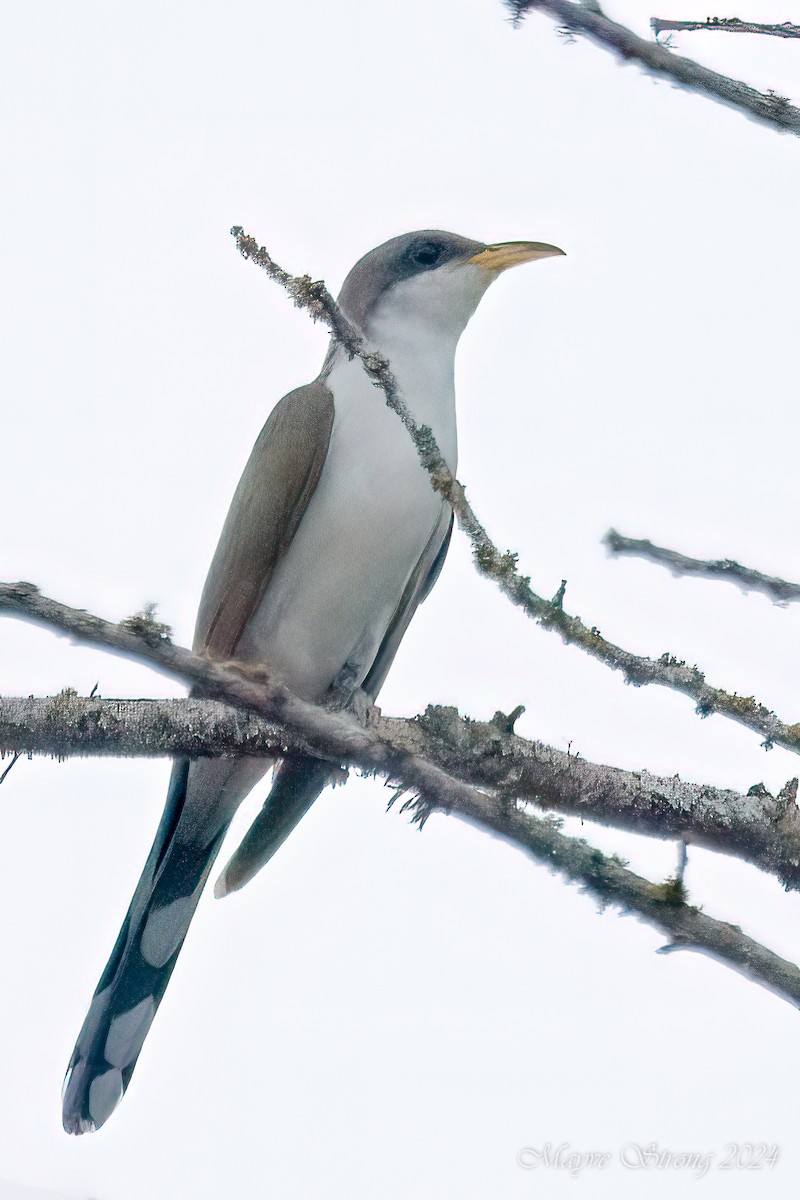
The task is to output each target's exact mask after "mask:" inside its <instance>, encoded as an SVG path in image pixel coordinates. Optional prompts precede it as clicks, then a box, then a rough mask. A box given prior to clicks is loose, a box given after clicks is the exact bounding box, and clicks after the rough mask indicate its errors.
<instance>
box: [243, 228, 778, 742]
mask: <svg viewBox="0 0 800 1200" xmlns="http://www.w3.org/2000/svg"><path fill="white" fill-rule="evenodd" d="M231 233H232V234H233V236H234V237H235V238H236V244H237V246H238V248H239V250H240V252H241V253H242V254H243V255H244V257H245V258H250V259H252V260H253V261H254V262H255V263H257V264H258V265H259V266H261V267H262V268H263V269H264V270H265V271H266V272H267V274H268V275H269V276H270V277H271V278H272V279H276V280H277V281H278V282H279V283H281V284H282V285H283V286H284V287H285V288H286V289H287V291H288V292H289V294H290V295H291V296H292V298H293V300H294V302H295V304H297V305H298V306H300V307H303V308H306V309H308V311H309V312H310V313H311V315H312V317H314V318H315V319H317V320H321V321H323V322H324V323H325V324H326V325H327V326H328V328H329V329H330V330H331V333H332V334H333V335H334V337H335V338H337V339H338V338H342V339H343V340H342V344H343V345H344V346H345V348H346V349H347V350H348V351H349V352H350V353H352V354H354V355H358V357H359V358H361V360H362V362H363V363H364V366H365V368H366V369H367V371H368V372H369V373H370V374H371V376H372V379H373V382H374V383H375V386H376V387H379V388H381V390H382V391H383V392H384V394H385V395H386V402H387V404H388V405H389V406H390V407H391V408H393V409H394V411H395V412H397V414H398V416H400V419H401V420H402V421H403V423H404V425H405V426H406V428H407V429H408V430H409V433H410V434H411V436H412V438H413V439H414V444H415V445H416V447H417V452H418V454H419V456H420V461H421V462H422V464H423V466H424V467H425V468H426V469H427V470H428V471H429V473H430V476H431V481H432V484H433V486H434V487H435V488H436V489H437V490H438V491H440V492H441V493H442V495H444V496H445V497H446V498H447V499H448V500H449V501H450V503H451V504H452V506H453V510H454V511H455V514H456V517H457V519H458V524H459V528H460V529H461V530H462V531H463V532H464V533H465V534H466V535H467V537H468V539H469V542H470V545H471V547H472V555H473V561H474V563H475V566H476V568H477V570H478V571H479V572H480V573H481V574H482V575H486V576H487V577H488V578H489V579H492V580H494V582H495V583H496V584H497V586H498V587H499V588H500V590H501V592H503V594H504V595H505V596H506V597H507V598H508V599H509V600H510V601H511V602H512V604H515V605H516V606H517V607H518V608H521V609H522V611H523V612H524V613H526V614H527V615H528V616H529V617H531V618H532V619H533V620H535V621H537V622H538V623H539V624H540V625H541V626H542V627H543V628H544V629H554V630H556V631H557V632H558V633H559V634H560V635H561V638H562V639H563V641H565V642H566V643H567V644H568V645H572V646H579V647H580V648H581V649H582V650H585V651H586V652H587V653H588V654H591V655H592V656H593V657H594V658H597V659H599V660H600V661H601V662H603V663H605V665H606V666H607V667H610V668H611V669H612V670H614V671H621V672H622V673H623V675H624V677H625V680H626V682H627V683H632V684H634V685H635V686H637V687H641V686H643V685H644V684H650V683H652V684H658V685H660V686H661V687H668V688H672V690H673V691H676V692H682V693H683V694H684V695H686V696H689V697H690V699H692V700H693V701H694V703H695V711H696V712H697V713H698V714H699V715H700V716H703V717H707V716H710V715H711V714H712V713H719V714H720V715H721V716H725V717H729V718H730V719H731V720H734V721H737V722H738V723H739V724H741V725H745V726H746V727H747V728H748V729H751V730H753V732H755V733H758V734H759V735H760V736H761V737H762V738H763V739H764V745H765V746H766V747H767V748H771V747H772V746H773V745H780V746H783V747H785V749H787V750H792V751H794V752H796V753H797V752H800V723H799V724H797V725H787V724H786V723H785V722H783V721H781V720H780V719H779V718H778V717H776V715H775V714H774V713H773V712H771V711H770V710H769V709H768V708H765V707H764V705H763V704H760V703H759V702H758V701H757V700H755V699H754V698H753V697H752V696H738V695H737V694H736V693H735V692H734V693H730V692H726V691H724V690H723V689H722V688H717V687H712V686H711V685H710V684H708V683H706V679H705V676H704V675H703V673H702V671H700V670H698V668H697V667H688V666H687V665H686V663H685V662H683V661H682V660H680V659H678V658H677V657H676V656H675V655H673V654H670V653H665V654H662V655H661V657H660V658H658V659H652V658H647V657H644V656H642V655H638V654H631V653H630V651H628V650H624V649H623V648H622V647H621V646H617V645H615V644H614V642H609V641H607V640H606V639H605V638H604V637H603V636H602V635H601V633H600V630H599V629H597V627H596V626H594V625H593V626H591V627H588V626H586V625H584V623H583V622H582V621H581V619H580V617H572V616H570V615H569V614H568V613H566V612H565V611H564V608H563V599H564V590H565V587H566V583H565V582H564V581H563V580H562V583H561V587H560V588H559V589H558V591H557V592H556V594H555V596H554V597H553V599H552V600H545V599H544V598H543V597H542V596H538V595H537V594H536V592H534V591H533V590H532V589H531V586H530V582H531V581H530V578H529V577H528V576H526V575H521V574H520V573H519V571H518V569H517V559H518V555H517V554H515V553H513V552H512V551H506V552H505V553H504V554H502V553H501V552H500V551H499V550H498V548H497V546H495V544H494V542H493V541H492V539H491V538H490V537H489V535H488V533H487V532H486V530H485V528H484V527H483V525H482V524H481V522H480V521H479V520H478V517H477V516H476V514H475V512H474V511H473V509H472V506H471V505H470V504H469V502H468V500H467V497H466V493H465V490H464V488H463V487H462V485H461V484H460V483H459V482H458V480H457V479H455V478H454V476H453V475H452V474H451V472H450V470H449V469H448V467H447V464H446V463H445V461H444V459H443V457H442V455H441V452H440V450H439V447H438V446H437V444H436V441H435V439H434V437H433V433H432V432H431V430H430V429H429V428H428V427H427V426H425V425H422V426H419V425H417V424H416V422H415V421H414V418H413V416H412V415H411V413H410V412H409V410H408V408H407V407H406V405H405V403H404V402H403V401H402V399H401V398H400V393H399V388H398V386H397V381H396V380H395V378H394V376H393V375H392V372H391V369H390V367H389V363H388V361H387V360H386V359H385V358H382V357H381V356H380V355H379V354H376V353H374V352H373V351H370V350H369V349H368V348H367V347H366V345H365V343H364V340H363V338H362V337H361V335H360V334H359V333H358V331H357V330H356V329H355V328H354V327H353V326H352V325H351V324H350V322H349V321H348V320H347V318H346V317H345V315H344V314H343V313H342V312H341V310H340V309H339V307H338V305H337V304H336V301H335V300H334V299H333V297H332V296H331V294H330V292H328V290H327V289H326V288H325V286H324V284H322V283H319V282H318V283H312V282H311V280H310V277H309V276H308V275H303V276H299V277H296V276H292V275H289V274H288V273H287V272H286V271H284V270H283V268H281V267H279V266H277V264H276V263H275V262H274V261H273V259H272V258H271V257H270V255H269V254H268V253H267V251H266V250H265V249H264V248H263V247H259V245H258V243H257V242H256V240H255V239H254V238H252V237H250V236H249V235H248V234H245V233H244V231H243V230H242V229H241V227H240V226H238V225H237V226H234V228H233V229H232V230H231ZM337 331H338V332H337Z"/></svg>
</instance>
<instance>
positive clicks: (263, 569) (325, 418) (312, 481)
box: [194, 381, 333, 659]
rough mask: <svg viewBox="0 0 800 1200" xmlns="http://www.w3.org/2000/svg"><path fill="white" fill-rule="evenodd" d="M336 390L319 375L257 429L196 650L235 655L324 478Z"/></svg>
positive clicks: (206, 592) (213, 572) (211, 577)
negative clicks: (321, 380)
mask: <svg viewBox="0 0 800 1200" xmlns="http://www.w3.org/2000/svg"><path fill="white" fill-rule="evenodd" d="M332 427H333V394H332V392H330V390H329V389H328V388H327V387H326V386H325V385H324V384H323V383H320V382H319V381H315V382H314V383H309V384H306V386H305V387H301V388H297V389H296V390H295V391H293V392H289V394H288V395H287V396H284V398H283V399H282V400H281V401H280V403H279V404H277V405H276V406H275V408H274V409H273V410H272V412H271V413H270V415H269V418H268V420H267V422H266V424H265V426H264V428H263V429H262V430H261V433H260V434H259V435H258V438H257V440H256V444H255V446H254V447H253V451H252V453H251V455H250V458H249V460H248V463H247V466H246V467H245V469H244V473H243V475H242V478H241V480H240V481H239V486H238V487H237V489H236V492H235V494H234V497H233V501H232V502H231V507H230V510H229V512H228V516H227V517H226V519H225V524H224V526H223V529H222V533H221V535H220V539H219V544H218V546H217V549H216V552H215V554H214V558H213V560H212V562H211V568H210V570H209V572H208V578H207V579H206V583H205V587H204V589H203V595H202V599H201V600H200V609H199V612H198V614H197V625H196V627H195V635H194V649H195V651H196V652H197V653H203V654H207V655H209V656H210V657H211V658H223V659H224V658H231V657H232V656H233V654H234V652H235V650H236V645H237V643H238V641H239V639H240V638H241V636H242V633H243V632H244V629H245V626H246V625H247V623H248V621H249V620H250V618H251V616H252V615H253V613H254V612H255V610H256V608H257V607H258V605H259V603H260V601H261V599H262V597H263V595H264V593H265V591H266V590H267V587H268V586H269V581H270V579H271V578H272V574H273V572H274V570H275V567H276V565H277V563H278V562H279V561H280V558H281V556H282V555H283V554H284V553H285V552H286V549H287V547H288V546H289V544H290V542H291V540H292V537H293V536H294V533H295V531H296V529H297V526H298V525H299V524H300V521H301V519H302V517H303V513H304V512H305V511H306V508H307V507H308V502H309V500H310V499H311V497H312V495H313V494H314V489H315V488H316V486H317V483H318V482H319V477H320V475H321V474H322V468H323V466H324V464H325V459H326V457H327V454H328V446H329V444H330V439H331V429H332Z"/></svg>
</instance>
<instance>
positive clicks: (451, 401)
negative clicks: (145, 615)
mask: <svg viewBox="0 0 800 1200" xmlns="http://www.w3.org/2000/svg"><path fill="white" fill-rule="evenodd" d="M563 253H564V252H563V251H562V250H560V249H559V248H558V247H557V246H553V245H550V244H548V243H545V242H526V241H519V242H501V243H493V244H487V243H484V242H480V241H474V240H472V239H470V238H466V237H461V236H460V235H458V234H453V233H447V232H444V231H442V230H431V229H428V230H421V231H417V232H413V233H407V234H403V235H401V236H399V237H395V238H392V239H391V240H389V241H387V242H385V243H383V244H382V245H380V246H378V247H376V248H375V249H373V250H371V251H369V253H367V254H366V255H364V257H363V258H361V259H360V260H359V261H358V262H357V263H356V265H355V266H354V267H353V268H352V270H351V271H350V272H349V274H348V275H347V277H346V279H345V282H344V284H343V286H342V289H341V292H340V294H339V296H338V304H339V307H340V309H341V310H342V312H343V313H344V314H345V316H346V317H347V318H348V319H349V321H350V322H351V323H352V324H353V325H354V326H355V327H356V329H357V330H358V332H359V333H360V334H361V335H362V337H363V338H364V339H365V343H366V345H367V346H369V347H372V348H374V349H375V350H377V351H379V352H380V353H381V354H382V355H384V356H385V357H386V358H387V359H388V362H389V366H390V368H391V370H392V372H393V374H394V376H395V379H396V380H397V382H398V385H399V388H400V391H401V393H402V396H403V399H404V401H405V403H406V405H407V406H408V408H409V410H410V411H411V413H412V415H413V417H414V418H415V420H416V421H417V423H418V424H420V425H423V424H424V425H427V426H429V427H430V429H431V431H432V433H433V436H434V438H435V439H436V442H437V444H438V446H439V449H440V451H441V454H442V456H443V458H444V460H445V462H446V463H447V466H448V467H449V469H450V471H451V472H453V473H455V470H456V461H457V431H456V409H455V385H454V364H455V353H456V346H457V344H458V341H459V338H460V337H461V334H462V332H463V331H464V329H465V327H466V325H467V322H468V321H469V319H470V317H471V316H472V315H473V313H474V312H475V310H476V308H477V306H478V304H479V302H480V300H481V298H482V297H483V295H484V293H485V292H486V290H487V288H488V287H489V286H490V284H491V283H493V282H494V280H495V279H497V277H498V276H499V275H500V274H501V273H502V272H503V271H505V270H507V269H508V268H509V267H513V266H516V265H518V264H521V263H526V262H531V261H535V260H538V259H544V258H548V257H551V256H553V255H560V254H563ZM452 528H453V512H452V509H451V506H450V504H449V503H448V501H447V500H446V499H445V498H444V497H443V496H442V495H441V493H439V492H438V491H436V490H434V488H433V487H432V485H431V480H430V477H429V475H428V473H427V471H426V470H425V468H424V467H423V466H422V464H421V462H420V460H419V457H418V454H417V450H416V448H415V446H414V444H413V443H412V440H411V438H410V436H409V434H408V432H407V430H406V429H405V428H404V427H403V425H402V423H401V421H400V420H399V418H398V416H397V414H396V413H394V412H393V411H391V409H390V408H389V407H388V406H387V405H386V404H385V403H383V397H382V396H381V394H380V392H378V391H376V388H375V385H374V383H373V382H372V381H371V379H370V378H369V377H368V375H367V374H366V372H365V370H364V365H363V362H362V361H361V359H360V358H359V357H357V356H352V355H350V354H349V353H348V352H347V350H346V349H344V348H343V347H342V345H341V344H339V343H338V342H337V341H336V339H334V340H333V341H332V342H331V345H330V347H329V349H328V352H327V355H326V357H325V360H324V363H323V366H322V369H321V371H320V373H319V375H318V376H317V377H316V379H314V380H313V382H311V383H308V384H306V385H305V386H303V387H299V388H297V389H296V390H295V391H292V392H290V393H289V394H288V395H286V396H284V397H283V399H282V400H280V401H279V403H278V404H277V405H276V407H275V408H274V409H273V410H272V412H271V413H270V415H269V417H268V418H267V421H266V424H265V425H264V427H263V429H262V431H261V433H260V434H259V436H258V438H257V440H256V443H255V446H254V447H253V450H252V453H251V455H250V458H249V460H248V462H247V465H246V467H245V469H244V473H243V475H242V477H241V480H240V482H239V485H238V487H237V488H236V491H235V494H234V497H233V500H232V503H231V506H230V510H229V512H228V515H227V518H226V520H225V523H224V526H223V529H222V533H221V535H220V539H219V543H218V545H217V549H216V552H215V554H214V556H213V559H212V562H211V567H210V570H209V573H208V578H207V580H206V583H205V586H204V589H203V592H202V597H201V601H200V606H199V612H198V616H197V623H196V629H195V635H194V641H193V649H194V651H195V653H197V654H199V655H203V656H206V657H207V658H209V659H212V660H224V661H230V660H233V661H234V662H239V663H241V664H245V665H251V664H257V665H259V666H261V667H265V668H266V669H267V670H268V671H269V672H270V673H271V674H273V676H274V677H275V678H278V679H280V680H281V681H282V682H283V683H284V684H285V685H286V686H287V687H289V688H290V689H291V690H292V691H293V692H294V693H295V694H296V695H298V696H300V697H302V698H303V699H305V700H308V701H312V702H318V703H328V704H334V705H338V706H341V707H348V706H349V707H351V708H352V709H354V710H355V711H361V712H362V714H363V713H364V712H366V711H367V710H368V709H369V708H370V707H371V706H373V705H374V702H375V699H376V697H377V695H378V692H379V690H380V688H381V686H382V684H383V682H384V680H385V678H386V675H387V672H388V671H389V668H390V666H391V664H392V661H393V659H394V657H395V654H396V653H397V649H398V646H399V645H400V642H401V640H402V638H403V635H404V634H405V632H406V629H407V628H408V625H409V623H410V621H411V619H412V617H413V615H414V613H415V611H416V609H417V608H418V606H419V605H420V604H421V603H422V601H423V600H424V599H425V598H426V597H427V596H428V594H429V593H430V591H431V589H432V587H433V586H434V584H435V582H436V580H437V578H438V575H439V573H440V571H441V569H442V565H443V563H444V559H445V556H446V554H447V550H448V546H449V543H450V536H451V532H452ZM359 706H360V709H359ZM271 767H272V768H274V769H273V782H272V786H271V789H270V791H269V793H268V796H267V799H266V801H265V802H264V805H263V807H262V808H261V810H260V811H259V813H258V815H257V816H256V818H255V820H254V822H253V824H252V825H251V827H250V829H249V830H248V832H247V833H246V835H245V836H244V839H243V841H242V842H241V844H240V846H239V847H238V849H237V850H236V851H235V852H234V854H233V856H232V858H231V859H230V861H229V862H228V864H227V866H226V867H225V869H224V871H223V872H222V874H221V875H220V877H219V879H218V881H217V883H216V886H215V894H216V896H217V897H222V896H225V895H228V894H229V893H231V892H234V891H236V890H238V889H239V888H241V887H242V886H244V884H245V883H247V882H248V881H249V880H250V879H252V877H253V876H254V875H255V874H256V872H257V871H259V870H260V868H261V867H262V866H263V865H264V864H265V863H266V862H267V861H268V860H269V859H270V858H271V857H272V855H273V854H274V853H275V851H276V850H277V849H278V847H279V846H280V845H281V844H282V842H283V841H284V840H285V838H286V837H287V836H288V835H289V834H290V833H291V831H292V830H293V829H294V827H295V826H296V825H297V823H298V822H299V821H300V819H301V818H302V817H303V815H304V814H305V813H306V811H307V810H308V809H309V807H310V806H311V804H312V803H313V801H314V800H315V799H316V798H317V796H318V795H319V794H320V792H321V791H322V790H323V789H324V788H325V786H326V784H327V783H328V782H329V780H330V777H331V770H332V768H331V764H330V763H329V762H323V761H321V760H319V759H314V758H312V757H309V756H306V755H298V756H295V757H291V756H287V757H283V758H281V759H278V760H277V761H274V762H273V761H271V760H270V759H268V758H263V757H261V758H259V757H254V756H249V757H239V758H230V757H229V758H211V757H206V758H195V759H191V760H190V759H189V758H184V757H181V758H177V759H175V760H174V762H173V767H172V774H171V777H170V782H169V787H168V791H167V799H166V805H165V808H164V813H163V816H162V818H161V821H160V823H159V825H158V829H157V832H156V835H155V840H154V842H153V845H152V848H151V850H150V853H149V856H148V858H147V861H146V863H145V866H144V869H143V871H142V875H141V877H140V879H139V882H138V884H137V886H136V889H135V891H134V894H133V898H132V900H131V902H130V907H129V908H128V912H127V915H126V917H125V920H124V922H123V925H122V928H121V930H120V933H119V936H118V938H117V941H116V944H115V946H114V949H113V951H112V953H111V957H110V958H109V961H108V963H107V965H106V968H105V970H104V971H103V974H102V976H101V978H100V981H99V983H98V985H97V988H96V990H95V993H94V996H93V999H92V1002H91V1005H90V1008H89V1011H88V1014H87V1016H86V1019H85V1021H84V1024H83V1027H82V1029H81V1032H80V1034H79V1036H78V1040H77V1043H76V1045H75V1049H74V1051H73V1054H72V1058H71V1060H70V1063H69V1066H68V1068H67V1073H66V1077H65V1080H64V1088H63V1093H62V1099H63V1124H64V1129H65V1130H66V1131H67V1132H68V1133H73V1134H82V1133H88V1132H94V1131H95V1130H96V1129H99V1128H100V1127H101V1126H102V1125H103V1124H104V1123H105V1121H106V1120H107V1119H108V1118H109V1117H110V1115H111V1113H112V1112H113V1111H114V1110H115V1108H116V1107H117V1105H118V1104H119V1101H120V1100H121V1099H122V1096H123V1094H124V1092H125V1090H126V1088H127V1087H128V1084H129V1083H130V1080H131V1076H132V1074H133V1071H134V1068H135V1066H136V1062H137V1059H138V1057H139V1053H140V1051H141V1049H142V1045H143V1043H144V1040H145V1038H146V1036H147V1033H148V1031H149V1029H150V1027H151V1024H152V1022H153V1018H154V1016H155V1013H156V1010H157V1008H158V1006H159V1004H160V1002H161V999H162V997H163V995H164V992H165V989H166V986H167V983H168V982H169V979H170V976H171V974H172V970H173V968H174V966H175V962H176V959H177V957H178V954H179V952H180V949H181V946H182V945H183V941H184V938H185V936H186V933H187V931H188V928H189V924H190V922H191V920H192V917H193V915H194V912H195V909H196V907H197V904H198V901H199V899H200V895H201V893H202V891H203V888H204V886H205V883H206V881H207V878H208V876H209V874H210V872H211V870H212V867H213V864H214V861H215V859H216V856H217V854H218V851H219V849H220V846H221V844H222V841H223V839H224V837H225V835H226V833H227V830H228V827H229V825H230V822H231V820H232V819H233V816H234V814H235V812H236V810H237V808H238V806H239V804H240V803H241V802H242V800H243V799H244V798H245V797H246V796H247V795H248V794H249V793H250V792H251V791H252V790H253V789H254V788H255V787H256V785H257V784H258V782H259V780H260V779H261V778H262V777H263V776H264V775H265V774H266V772H267V771H268V770H269V769H270V768H271Z"/></svg>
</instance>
